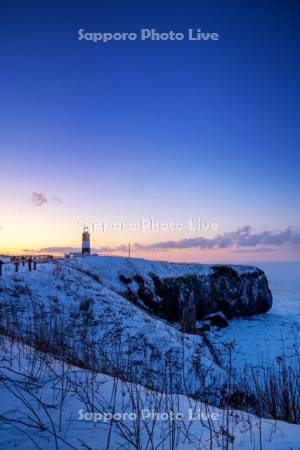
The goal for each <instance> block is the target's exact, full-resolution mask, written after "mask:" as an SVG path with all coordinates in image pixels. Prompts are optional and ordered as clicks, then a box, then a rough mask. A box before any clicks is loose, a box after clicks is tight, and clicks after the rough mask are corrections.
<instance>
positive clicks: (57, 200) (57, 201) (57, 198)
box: [51, 197, 62, 203]
mask: <svg viewBox="0 0 300 450" xmlns="http://www.w3.org/2000/svg"><path fill="white" fill-rule="evenodd" d="M51 202H55V203H62V199H61V198H59V197H51Z"/></svg>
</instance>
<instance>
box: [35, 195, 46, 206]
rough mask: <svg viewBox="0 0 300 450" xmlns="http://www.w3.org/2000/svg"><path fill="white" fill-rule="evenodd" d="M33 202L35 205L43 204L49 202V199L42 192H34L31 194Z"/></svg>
mask: <svg viewBox="0 0 300 450" xmlns="http://www.w3.org/2000/svg"><path fill="white" fill-rule="evenodd" d="M31 203H33V204H34V206H43V205H45V204H46V203H48V200H47V197H46V196H45V195H44V194H41V193H40V192H33V193H32V196H31Z"/></svg>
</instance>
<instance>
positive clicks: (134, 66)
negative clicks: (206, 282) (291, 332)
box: [0, 0, 300, 262]
mask: <svg viewBox="0 0 300 450" xmlns="http://www.w3.org/2000/svg"><path fill="white" fill-rule="evenodd" d="M1 10H2V11H1V17H0V33H1V41H0V48H1V70H0V83H1V109H0V153H1V163H0V200H1V202H0V253H7V252H8V253H11V254H13V253H23V252H25V253H26V252H33V251H36V252H39V251H40V252H47V253H49V252H55V253H59V252H62V253H64V251H67V249H69V248H74V249H76V248H77V247H78V246H80V233H81V228H80V226H79V222H85V223H88V224H91V223H95V222H97V223H103V222H105V223H116V222H122V223H129V222H134V223H137V224H139V223H140V221H141V220H142V219H143V218H144V219H151V218H155V219H157V221H159V222H160V223H161V222H170V221H173V222H181V223H183V224H185V225H186V224H187V222H188V220H189V218H201V219H202V220H203V221H204V222H206V223H210V224H211V223H215V224H217V230H208V231H205V230H204V231H203V230H202V231H192V230H189V229H188V227H187V226H185V227H184V229H183V230H181V231H172V230H169V231H142V230H140V229H138V230H137V231H136V232H126V231H122V232H120V231H111V232H105V233H104V232H101V231H95V232H92V235H91V239H92V244H93V247H94V248H95V249H99V248H100V249H103V248H104V249H105V250H107V251H113V250H114V249H115V248H116V247H117V250H118V251H117V253H119V252H120V250H122V248H119V247H120V246H122V245H125V246H126V245H127V244H128V242H131V243H132V246H133V247H132V248H133V255H134V256H141V257H147V258H155V259H158V258H159V259H166V260H172V261H199V262H202V261H203V262H206V261H207V262H210V261H214V262H217V261H219V262H224V261H278V260H300V208H299V193H300V176H299V168H300V150H299V149H300V145H299V144H300V142H299V100H300V99H299V65H300V63H299V58H298V48H299V34H300V32H299V26H298V24H299V12H300V7H299V2H298V1H296V0H295V1H294V0H282V1H275V2H270V1H267V0H265V1H264V0H263V1H260V2H253V1H250V0H246V1H243V2H241V1H213V2H211V1H208V0H207V1H199V2H183V1H180V2H179V1H176V0H174V1H172V2H158V1H152V2H148V4H147V5H146V4H145V2H141V1H140V2H137V1H126V2H124V1H123V2H117V1H101V2H100V1H97V2H96V1H95V2H89V1H86V2H80V5H78V4H77V3H73V2H70V3H69V4H67V2H65V5H64V6H62V4H61V2H55V1H54V2H51V3H50V2H37V1H34V2H32V1H28V2H24V1H20V0H19V1H12V2H5V4H4V5H2V6H1ZM81 28H84V29H85V30H86V31H91V32H103V31H106V32H125V31H128V32H136V33H139V31H140V29H141V28H155V29H156V30H158V31H161V32H162V31H165V32H168V31H169V30H174V31H177V32H183V33H185V34H187V31H188V29H189V28H194V29H197V28H201V29H202V30H203V31H207V32H217V33H219V34H220V40H219V41H211V42H191V41H189V40H187V39H185V40H183V41H176V42H174V41H165V42H162V41H145V42H143V41H140V40H136V41H132V42H130V41H125V42H122V41H120V42H109V43H106V44H104V43H100V42H99V43H93V42H87V41H79V40H78V30H79V29H81ZM134 243H137V244H138V245H136V246H134Z"/></svg>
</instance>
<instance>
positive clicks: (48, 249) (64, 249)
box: [24, 247, 81, 255]
mask: <svg viewBox="0 0 300 450" xmlns="http://www.w3.org/2000/svg"><path fill="white" fill-rule="evenodd" d="M25 251H26V250H24V252H25ZM79 251H81V249H80V248H79V247H43V248H40V249H38V250H35V253H60V254H62V255H63V254H65V253H72V252H79Z"/></svg>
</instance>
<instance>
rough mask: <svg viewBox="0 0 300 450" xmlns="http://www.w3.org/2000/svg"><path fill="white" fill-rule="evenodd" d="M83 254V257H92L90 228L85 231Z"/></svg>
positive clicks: (83, 235)
mask: <svg viewBox="0 0 300 450" xmlns="http://www.w3.org/2000/svg"><path fill="white" fill-rule="evenodd" d="M81 254H82V256H90V254H91V243H90V233H89V231H88V228H84V229H83V233H82V247H81Z"/></svg>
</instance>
